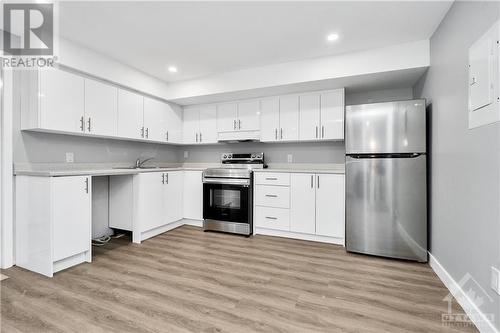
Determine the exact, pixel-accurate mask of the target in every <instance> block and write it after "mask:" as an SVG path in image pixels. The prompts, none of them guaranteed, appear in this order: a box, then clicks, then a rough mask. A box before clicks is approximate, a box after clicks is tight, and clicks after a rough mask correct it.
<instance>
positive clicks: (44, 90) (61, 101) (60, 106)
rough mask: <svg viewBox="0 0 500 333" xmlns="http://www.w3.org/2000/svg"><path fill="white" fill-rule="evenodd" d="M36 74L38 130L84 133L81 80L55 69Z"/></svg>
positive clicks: (82, 87) (82, 82) (82, 85)
mask: <svg viewBox="0 0 500 333" xmlns="http://www.w3.org/2000/svg"><path fill="white" fill-rule="evenodd" d="M39 73H40V79H39V91H38V96H39V99H40V127H42V128H44V129H51V130H58V131H65V132H83V128H84V127H83V126H81V124H82V123H81V120H83V115H84V109H83V108H84V79H83V78H82V77H79V76H77V75H74V74H71V73H67V72H64V71H61V70H56V69H54V70H44V71H40V72H39Z"/></svg>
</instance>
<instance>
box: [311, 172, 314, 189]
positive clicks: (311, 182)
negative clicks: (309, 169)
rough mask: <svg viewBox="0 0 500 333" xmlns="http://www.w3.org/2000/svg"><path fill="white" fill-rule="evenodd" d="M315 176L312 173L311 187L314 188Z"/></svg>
mask: <svg viewBox="0 0 500 333" xmlns="http://www.w3.org/2000/svg"><path fill="white" fill-rule="evenodd" d="M313 182H314V176H313V175H311V188H313Z"/></svg>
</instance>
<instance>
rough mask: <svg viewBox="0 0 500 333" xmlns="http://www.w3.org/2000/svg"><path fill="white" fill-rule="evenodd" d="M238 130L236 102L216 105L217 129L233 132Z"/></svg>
mask: <svg viewBox="0 0 500 333" xmlns="http://www.w3.org/2000/svg"><path fill="white" fill-rule="evenodd" d="M237 130H238V104H237V103H224V104H219V105H217V131H218V132H233V131H237Z"/></svg>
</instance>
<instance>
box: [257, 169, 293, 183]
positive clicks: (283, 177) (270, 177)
mask: <svg viewBox="0 0 500 333" xmlns="http://www.w3.org/2000/svg"><path fill="white" fill-rule="evenodd" d="M255 184H257V185H281V186H289V185H290V174H289V173H279V172H277V173H270V172H256V173H255Z"/></svg>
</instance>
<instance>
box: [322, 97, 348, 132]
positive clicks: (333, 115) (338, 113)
mask: <svg viewBox="0 0 500 333" xmlns="http://www.w3.org/2000/svg"><path fill="white" fill-rule="evenodd" d="M344 104H345V102H344V89H337V90H333V91H329V92H324V93H321V139H323V140H343V139H344V113H345V111H344V110H345V105H344Z"/></svg>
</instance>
